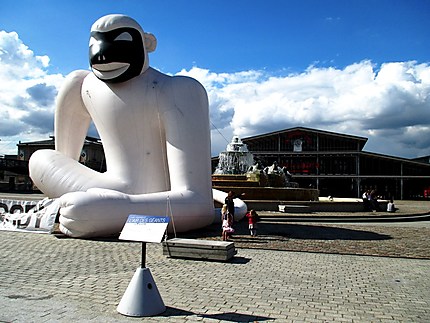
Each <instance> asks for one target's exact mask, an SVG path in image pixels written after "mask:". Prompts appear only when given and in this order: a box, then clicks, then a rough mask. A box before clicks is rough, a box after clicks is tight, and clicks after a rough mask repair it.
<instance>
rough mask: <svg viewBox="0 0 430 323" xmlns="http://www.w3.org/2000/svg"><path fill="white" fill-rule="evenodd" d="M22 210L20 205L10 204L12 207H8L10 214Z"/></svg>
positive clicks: (21, 211)
mask: <svg viewBox="0 0 430 323" xmlns="http://www.w3.org/2000/svg"><path fill="white" fill-rule="evenodd" d="M23 212H24V208H23V207H22V206H21V205H17V204H15V205H12V207H11V208H10V214H13V213H23Z"/></svg>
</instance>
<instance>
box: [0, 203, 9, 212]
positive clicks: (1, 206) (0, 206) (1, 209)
mask: <svg viewBox="0 0 430 323" xmlns="http://www.w3.org/2000/svg"><path fill="white" fill-rule="evenodd" d="M8 211H9V208H8V207H7V205H6V204H4V203H0V214H3V213H8Z"/></svg>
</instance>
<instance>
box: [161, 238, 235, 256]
mask: <svg viewBox="0 0 430 323" xmlns="http://www.w3.org/2000/svg"><path fill="white" fill-rule="evenodd" d="M236 253H237V251H236V249H235V247H234V243H233V242H229V241H213V240H197V239H181V238H174V239H169V240H167V241H164V242H163V255H166V256H168V257H172V258H190V259H205V260H218V261H227V260H229V259H231V258H233V257H234V255H235V254H236Z"/></svg>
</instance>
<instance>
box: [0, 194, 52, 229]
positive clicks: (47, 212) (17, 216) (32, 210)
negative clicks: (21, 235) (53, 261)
mask: <svg viewBox="0 0 430 323" xmlns="http://www.w3.org/2000/svg"><path fill="white" fill-rule="evenodd" d="M58 209H59V203H58V200H55V199H54V200H52V199H48V198H45V199H43V200H41V201H39V202H37V201H20V200H4V199H0V220H1V222H0V230H7V231H22V232H36V233H51V232H52V231H53V229H54V224H55V218H56V216H57V213H58Z"/></svg>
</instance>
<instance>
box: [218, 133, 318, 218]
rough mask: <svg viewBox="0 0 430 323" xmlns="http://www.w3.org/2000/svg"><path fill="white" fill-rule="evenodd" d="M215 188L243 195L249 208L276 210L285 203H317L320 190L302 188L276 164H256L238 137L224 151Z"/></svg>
mask: <svg viewBox="0 0 430 323" xmlns="http://www.w3.org/2000/svg"><path fill="white" fill-rule="evenodd" d="M212 187H213V188H216V189H218V190H221V191H224V192H229V191H234V192H235V193H237V194H242V193H244V196H243V198H242V199H243V200H244V201H245V202H246V204H247V205H248V209H251V208H253V209H255V210H277V209H278V205H279V204H282V203H284V202H286V201H317V200H318V195H319V191H318V190H316V189H308V188H306V189H304V188H299V187H298V184H297V183H295V182H292V181H291V174H290V173H288V172H287V170H286V169H285V168H281V167H279V166H278V165H277V163H276V162H275V163H273V165H271V166H266V167H264V166H263V165H262V163H261V162H260V161H257V162H254V156H253V154H252V153H251V152H250V151H249V150H248V147H247V145H246V144H244V143H243V142H242V140H241V139H240V138H239V136H233V139H232V141H231V142H230V143H229V144H228V145H227V148H226V150H225V151H223V152H221V153H220V154H219V162H218V165H217V167H216V169H215V171H214V173H213V175H212Z"/></svg>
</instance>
